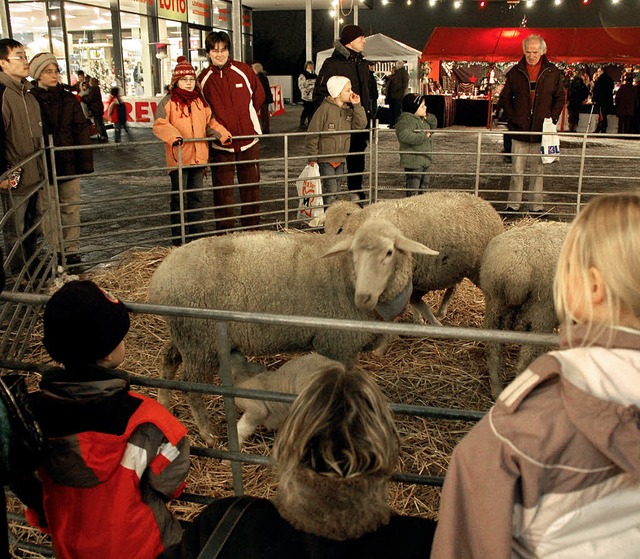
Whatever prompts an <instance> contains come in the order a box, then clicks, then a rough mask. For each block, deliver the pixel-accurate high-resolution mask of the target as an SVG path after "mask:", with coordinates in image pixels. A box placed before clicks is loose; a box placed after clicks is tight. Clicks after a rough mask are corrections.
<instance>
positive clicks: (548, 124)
mask: <svg viewBox="0 0 640 559" xmlns="http://www.w3.org/2000/svg"><path fill="white" fill-rule="evenodd" d="M542 131H543V132H552V133H551V134H543V136H542V144H541V145H540V153H542V163H544V164H545V165H546V164H548V163H553V162H554V161H558V160H559V159H560V158H559V157H558V154H559V153H560V138H559V137H558V131H557V129H556V125H555V124H553V121H552V120H551V119H550V118H545V119H544V121H543V123H542Z"/></svg>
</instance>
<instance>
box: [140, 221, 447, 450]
mask: <svg viewBox="0 0 640 559" xmlns="http://www.w3.org/2000/svg"><path fill="white" fill-rule="evenodd" d="M412 253H416V254H430V255H436V254H437V252H435V251H433V250H431V249H429V248H427V247H426V246H424V245H423V244H420V243H417V242H415V241H412V240H410V239H407V238H405V237H404V236H402V234H401V233H400V231H399V230H398V229H397V228H396V227H395V226H394V225H392V224H391V223H389V222H388V221H386V220H371V221H367V222H366V223H364V224H363V225H362V227H360V229H358V231H357V232H356V233H355V235H353V236H347V237H346V238H344V239H342V240H339V239H338V240H337V239H336V237H332V236H327V235H319V234H317V233H295V234H287V233H275V232H258V233H255V232H254V233H236V234H231V235H226V236H218V237H208V238H204V239H199V240H197V241H193V242H191V243H188V244H186V245H184V246H182V247H179V248H176V249H174V250H173V251H172V252H171V253H169V255H168V256H167V257H166V258H165V259H164V261H163V262H162V263H161V264H160V266H159V267H158V268H157V270H156V271H155V272H154V274H153V276H152V278H151V282H150V286H149V300H150V302H152V303H156V304H162V305H173V306H182V307H200V308H209V309H219V310H236V311H253V312H264V313H276V314H285V315H291V316H315V317H325V318H343V319H352V320H377V319H379V318H380V317H381V316H385V315H386V316H391V317H393V316H394V315H396V314H400V312H402V310H403V309H404V307H405V305H406V303H407V302H408V299H409V296H410V293H411V276H412V269H413V262H412V256H411V254H412ZM323 255H324V256H326V257H329V256H331V257H333V258H320V256H323ZM167 324H168V326H169V331H170V336H171V340H170V343H169V344H168V346H167V349H166V351H165V357H164V364H163V370H162V376H163V378H173V377H174V376H175V373H176V370H177V368H178V365H179V364H180V361H183V362H184V371H185V373H184V376H185V379H186V380H190V381H196V382H207V381H209V382H210V381H212V380H213V375H214V373H215V372H216V371H217V368H218V342H217V340H216V330H215V321H204V320H202V319H197V318H186V317H180V318H178V317H167ZM378 337H379V336H378V335H377V334H374V333H370V332H363V331H360V330H357V329H352V330H349V331H335V330H327V329H321V328H313V327H311V326H309V327H300V326H282V325H265V324H255V323H248V322H246V323H245V322H231V323H230V324H229V338H230V344H231V349H232V350H235V351H238V352H240V353H243V354H245V355H264V354H274V353H280V352H286V351H308V350H312V349H314V350H315V351H317V352H318V353H320V354H322V355H324V356H326V357H329V358H331V359H335V360H336V361H339V362H341V363H343V364H344V365H345V366H347V368H351V366H352V365H353V364H354V362H355V359H356V357H357V354H358V352H359V351H361V350H363V349H365V348H368V347H370V346H371V345H372V343H374V342H375V341H376V340H377V339H378ZM159 399H160V401H161V403H163V404H166V403H168V396H167V395H166V393H165V394H162V395H161V397H160V398H159ZM187 401H188V402H189V405H190V407H191V411H192V413H193V416H194V420H195V422H196V425H197V426H198V429H199V431H200V433H201V435H202V437H203V439H204V440H205V441H206V442H207V443H208V444H212V443H213V442H214V439H213V436H212V435H211V429H210V423H209V418H208V416H207V413H206V408H205V406H204V402H203V400H202V398H201V397H200V395H197V394H192V393H190V394H188V395H187Z"/></svg>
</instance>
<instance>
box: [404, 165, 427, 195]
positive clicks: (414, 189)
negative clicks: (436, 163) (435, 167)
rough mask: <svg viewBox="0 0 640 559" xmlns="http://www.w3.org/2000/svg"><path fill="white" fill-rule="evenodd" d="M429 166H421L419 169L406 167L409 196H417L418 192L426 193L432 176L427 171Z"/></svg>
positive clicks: (407, 193) (407, 192)
mask: <svg viewBox="0 0 640 559" xmlns="http://www.w3.org/2000/svg"><path fill="white" fill-rule="evenodd" d="M428 170H429V167H420V168H419V169H406V168H405V170H404V172H405V173H406V176H407V182H406V185H407V191H406V195H407V196H415V195H416V194H424V193H425V192H426V191H427V188H429V181H430V180H431V176H430V175H429V174H428V173H427V171H428Z"/></svg>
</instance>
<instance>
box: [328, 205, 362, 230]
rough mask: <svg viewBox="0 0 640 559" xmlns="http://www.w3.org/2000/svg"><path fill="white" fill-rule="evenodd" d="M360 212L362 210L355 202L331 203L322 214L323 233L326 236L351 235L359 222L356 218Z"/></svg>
mask: <svg viewBox="0 0 640 559" xmlns="http://www.w3.org/2000/svg"><path fill="white" fill-rule="evenodd" d="M360 212H362V208H361V207H360V206H359V205H358V204H356V203H355V202H348V201H346V200H338V201H336V202H333V204H331V205H330V206H329V207H328V208H327V210H326V211H325V213H324V214H323V221H322V225H323V226H324V232H325V233H326V234H328V235H339V234H340V233H353V232H354V231H355V229H356V227H357V226H358V223H359V222H360V220H359V219H358V218H357V216H358V214H360Z"/></svg>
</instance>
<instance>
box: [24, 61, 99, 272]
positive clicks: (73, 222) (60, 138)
mask: <svg viewBox="0 0 640 559" xmlns="http://www.w3.org/2000/svg"><path fill="white" fill-rule="evenodd" d="M29 73H30V75H31V77H32V78H33V79H34V80H35V83H36V87H34V88H33V89H32V90H31V93H32V94H33V96H34V97H35V98H36V100H37V101H38V103H39V104H40V108H41V111H42V127H43V129H44V138H45V143H46V144H47V145H48V144H49V135H52V136H53V145H55V146H86V145H89V144H90V143H91V140H90V138H89V127H88V126H87V119H86V118H85V116H84V113H83V112H82V107H81V106H80V103H79V102H78V100H77V99H76V97H75V95H74V94H73V93H71V92H70V91H67V90H66V89H65V88H64V86H63V85H62V84H61V83H60V81H59V77H60V68H59V67H58V61H57V60H56V57H55V56H54V55H53V54H51V53H50V52H41V53H40V54H36V55H35V56H34V57H33V59H32V60H31V63H30V64H29ZM47 165H48V166H49V181H50V182H51V183H53V179H52V177H53V169H51V159H50V158H49V157H47ZM55 172H56V176H58V177H65V176H69V175H83V174H86V173H93V152H92V151H91V150H88V149H83V150H74V151H57V152H56V166H55ZM58 200H59V203H60V220H61V222H62V237H63V238H62V239H59V238H58V235H57V231H58V228H57V227H56V224H55V222H53V223H51V225H50V228H51V235H52V237H53V238H55V241H54V242H55V247H54V248H55V250H56V252H57V253H58V260H59V262H60V264H66V265H67V266H70V268H69V269H70V271H71V272H72V273H77V272H78V271H79V269H78V268H77V266H78V265H79V264H80V262H81V257H80V178H79V177H78V178H74V179H67V178H63V179H62V180H59V181H58ZM44 223H45V224H46V225H47V226H48V225H49V223H48V221H45V222H44ZM46 230H47V227H45V231H46ZM45 236H47V237H48V236H49V235H48V234H47V233H46V232H45ZM63 240H64V243H63ZM63 248H64V250H62V249H63ZM63 254H64V256H65V258H66V262H62V255H63Z"/></svg>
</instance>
